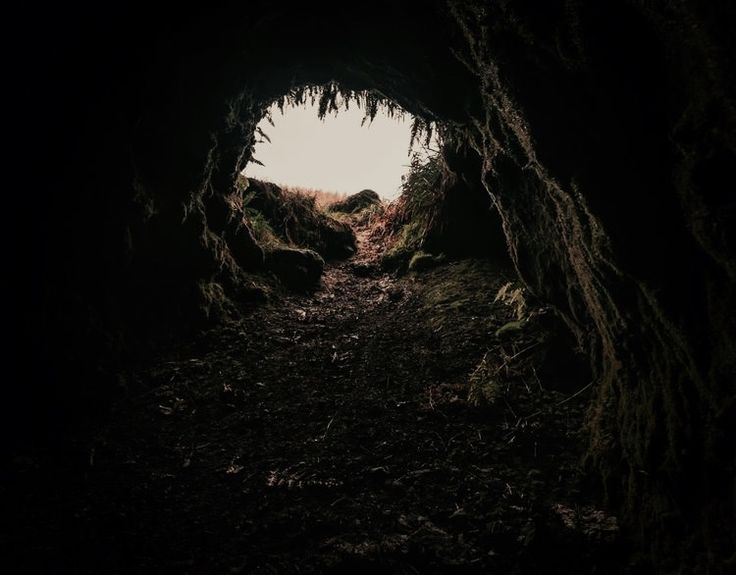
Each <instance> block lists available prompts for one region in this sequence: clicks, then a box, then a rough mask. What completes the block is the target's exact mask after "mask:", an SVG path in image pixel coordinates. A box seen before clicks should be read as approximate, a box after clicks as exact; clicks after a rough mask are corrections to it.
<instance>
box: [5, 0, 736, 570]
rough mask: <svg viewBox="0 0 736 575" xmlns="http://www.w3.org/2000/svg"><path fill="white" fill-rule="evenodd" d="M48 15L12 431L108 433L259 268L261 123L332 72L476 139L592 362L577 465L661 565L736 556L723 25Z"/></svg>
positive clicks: (545, 289)
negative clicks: (145, 370)
mask: <svg viewBox="0 0 736 575" xmlns="http://www.w3.org/2000/svg"><path fill="white" fill-rule="evenodd" d="M54 10H56V9H51V10H49V12H47V13H46V15H45V16H44V17H43V18H42V21H40V22H39V21H36V23H35V25H34V28H33V32H32V37H33V38H34V39H35V43H33V44H32V45H29V48H28V50H27V52H26V53H24V60H23V61H22V62H21V63H20V64H19V65H18V70H16V71H17V73H18V74H19V75H20V78H22V80H20V79H19V82H21V81H23V82H25V84H24V85H25V86H27V87H28V88H29V89H28V90H25V91H24V93H23V95H22V98H19V100H18V101H17V102H16V103H15V108H14V109H17V110H19V111H20V113H18V114H15V115H14V117H13V118H11V119H10V120H9V121H10V124H11V126H10V127H11V128H12V129H13V130H14V131H17V134H18V135H17V138H16V143H17V148H18V149H20V150H25V151H28V150H37V149H38V148H39V134H41V135H42V136H43V137H42V140H41V141H42V144H41V146H42V150H44V151H42V152H41V154H42V158H43V161H42V162H39V158H38V157H36V155H35V154H27V153H26V154H23V156H24V157H23V158H19V159H18V163H17V164H16V173H17V174H20V175H18V176H17V178H18V180H17V182H14V185H17V186H22V192H21V191H19V192H18V193H17V194H16V193H15V192H13V195H14V197H13V198H12V203H11V207H12V208H13V210H14V211H15V212H16V213H18V214H32V216H31V217H32V218H33V220H34V226H33V227H34V231H33V232H32V233H31V234H30V237H28V235H25V236H23V237H24V239H22V240H20V239H18V238H19V237H20V236H15V235H12V234H11V235H10V237H9V238H8V240H7V241H8V242H9V243H8V245H12V246H14V248H13V250H14V252H15V254H14V255H15V259H16V264H17V265H16V270H15V271H14V274H13V277H14V281H13V283H12V285H7V286H5V289H7V290H9V293H8V298H10V297H12V298H13V300H12V301H14V302H16V303H15V305H14V307H15V308H16V311H17V316H18V318H17V319H18V324H17V328H18V329H17V332H16V333H17V334H18V337H17V338H15V342H14V344H13V346H11V348H10V349H9V350H7V352H8V353H9V354H10V356H9V361H12V365H16V364H17V365H18V366H19V367H18V369H17V371H16V373H17V376H16V377H15V378H14V379H13V381H12V382H9V383H8V384H6V385H8V386H9V387H8V390H7V392H6V393H7V397H8V398H9V399H8V401H7V402H5V403H6V404H7V405H8V406H10V409H11V413H9V414H8V415H7V417H5V418H4V423H5V424H6V425H7V426H8V430H7V431H6V432H5V433H6V434H8V436H12V437H22V438H23V439H24V441H25V442H26V443H33V442H43V441H44V438H46V437H48V436H49V435H54V433H56V431H57V430H59V429H64V428H65V426H69V425H70V423H69V421H74V424H75V425H80V422H81V423H82V424H84V423H89V424H90V425H92V422H93V421H94V420H95V417H96V414H97V413H102V412H104V405H105V404H106V398H107V397H108V395H109V394H110V393H111V389H112V388H114V387H115V386H116V385H117V382H116V380H115V378H114V373H116V371H115V370H116V367H117V366H119V365H120V364H121V363H124V362H125V361H127V359H126V358H129V357H131V356H135V354H137V353H143V352H145V350H147V349H151V348H154V349H155V348H156V346H157V345H160V344H161V342H167V341H172V340H173V339H175V338H177V337H180V336H181V335H182V334H186V333H188V332H190V331H191V330H193V329H196V328H198V327H200V326H202V325H205V324H207V323H208V322H212V321H215V320H213V318H214V317H216V316H217V313H216V311H217V306H218V305H221V304H222V302H221V299H218V298H225V299H228V298H230V299H237V298H238V297H240V296H239V294H241V293H242V291H243V285H242V283H241V277H242V276H241V272H242V271H243V270H245V271H250V270H251V269H255V268H257V267H258V265H259V259H262V253H260V252H259V247H258V246H257V245H256V244H255V242H254V240H253V238H252V236H251V235H250V234H249V232H248V230H247V227H245V228H241V229H240V231H238V232H237V233H235V232H234V231H233V228H232V227H231V225H230V222H231V219H232V217H233V212H232V210H233V208H232V202H231V201H230V199H231V195H232V194H233V193H234V192H233V183H234V180H235V178H236V175H237V174H238V173H239V172H240V171H241V170H242V169H243V168H244V166H245V164H246V162H247V161H248V159H249V153H250V150H251V147H252V144H253V141H254V130H255V127H256V125H257V123H258V121H260V119H261V118H262V115H263V113H264V111H265V110H266V108H267V107H268V105H269V104H270V103H271V102H272V101H273V100H274V99H275V98H278V97H279V96H282V95H284V94H285V93H287V92H288V91H289V90H290V89H291V88H292V87H294V86H299V85H305V84H326V83H328V82H332V81H335V82H338V83H339V84H340V85H341V86H343V87H345V88H347V89H351V90H372V91H377V92H379V93H380V94H382V95H383V96H384V97H386V98H388V99H390V100H393V101H394V102H396V103H397V104H399V105H400V106H401V107H403V108H404V109H406V110H407V111H409V112H410V113H412V114H414V115H416V116H419V117H422V118H425V119H427V120H437V121H441V122H445V123H448V124H450V125H452V126H454V127H455V128H457V129H458V130H459V131H460V132H461V133H463V134H464V137H465V138H466V143H467V144H468V145H467V148H466V149H467V150H468V151H467V155H468V157H467V158H465V160H464V161H463V162H461V163H460V165H459V166H458V170H460V171H461V172H462V170H463V169H466V171H465V172H464V173H462V175H463V176H464V177H466V178H467V179H472V180H474V181H476V182H478V183H479V185H482V186H483V188H484V189H485V190H486V191H487V193H488V194H489V195H490V197H491V199H492V202H493V205H494V207H495V210H496V212H497V214H498V226H499V230H502V232H503V236H504V241H505V246H504V250H505V251H508V253H509V255H510V257H511V260H512V262H513V266H514V269H515V270H516V272H517V273H518V276H519V278H520V280H521V281H522V282H523V283H524V285H525V286H526V287H527V289H528V290H529V291H530V292H531V293H533V294H534V295H535V296H536V297H538V298H539V299H540V300H541V301H544V302H546V303H548V304H549V305H551V306H553V307H554V309H555V310H556V312H557V314H558V315H559V316H560V317H561V318H562V319H563V320H564V323H565V324H566V325H567V327H568V328H569V330H570V331H571V332H572V334H573V336H574V337H575V338H576V340H577V342H578V344H579V345H580V346H581V347H582V348H583V349H584V350H585V353H586V354H587V356H588V357H589V359H590V363H591V369H592V372H593V374H594V377H595V386H594V393H593V398H592V400H591V405H590V408H589V414H588V418H587V424H586V429H585V434H586V438H587V439H586V442H587V444H588V455H587V458H586V461H587V463H588V465H590V466H591V467H592V468H593V469H595V470H596V473H597V477H598V478H599V480H600V483H601V485H602V486H603V487H604V489H605V492H606V495H607V497H608V500H609V502H610V505H611V506H612V507H613V508H614V509H616V510H617V512H618V513H619V514H620V516H621V517H622V519H623V521H624V523H625V524H626V525H627V526H628V529H629V532H630V533H631V538H632V540H634V541H635V542H636V545H637V546H638V547H637V548H638V549H640V550H643V552H644V553H645V554H646V555H647V556H648V557H650V558H651V561H652V562H653V565H654V566H655V567H656V568H657V570H659V571H661V572H670V571H672V572H674V571H676V570H677V568H678V566H683V565H684V566H688V567H689V568H691V569H695V570H696V571H697V570H698V569H700V570H703V572H706V571H707V572H713V573H718V572H723V573H725V572H726V571H727V569H729V566H731V567H732V566H733V562H734V560H735V559H734V555H733V553H734V549H735V548H736V539H735V538H734V533H736V530H735V529H734V517H735V515H736V493H735V491H734V466H735V465H736V451H735V447H734V445H735V444H734V438H735V437H736V433H735V432H736V429H735V428H734V425H735V424H734V422H735V421H736V403H735V402H734V399H735V397H736V391H735V388H734V375H735V372H736V360H735V359H734V355H735V350H736V337H735V336H736V328H735V326H734V317H735V314H734V281H735V279H736V260H735V258H734V237H733V230H734V229H736V222H734V214H735V213H736V212H735V211H734V196H733V194H732V192H731V191H730V190H731V188H732V185H730V184H729V183H728V182H729V181H730V178H729V176H730V175H731V172H730V168H731V166H732V165H733V160H734V154H735V153H736V132H735V131H734V128H736V113H735V112H734V110H735V109H736V107H734V104H735V100H734V90H735V89H736V86H735V85H734V82H733V77H734V76H733V74H734V69H735V68H734V56H735V55H736V52H735V51H734V49H733V48H734V46H733V38H732V35H731V34H730V29H731V28H732V26H733V25H734V24H735V23H736V18H734V16H735V15H734V11H733V9H732V8H731V7H728V6H726V4H725V3H714V4H713V5H712V6H710V7H707V8H706V7H703V6H699V5H698V4H697V3H695V2H681V3H677V4H673V5H668V6H665V5H661V6H660V7H654V6H653V5H651V4H649V3H645V2H636V1H634V2H628V3H620V2H600V3H574V2H573V3H571V2H565V1H562V0H560V1H551V2H545V3H544V6H542V5H541V3H536V4H532V3H529V2H525V3H505V2H498V3H490V2H482V1H480V0H478V1H474V0H468V1H455V0H448V1H447V2H440V1H437V2H430V3H428V4H427V6H426V7H425V8H424V9H422V10H418V9H416V8H414V7H412V6H411V5H410V4H408V3H407V4H404V3H398V4H396V3H391V2H377V3H373V4H372V5H371V6H370V8H368V7H365V8H364V9H361V10H356V9H355V8H354V7H351V6H344V5H343V6H339V5H334V6H333V5H329V4H324V5H321V7H320V8H312V7H291V6H288V7H287V6H286V5H284V6H277V5H276V4H273V3H268V2H248V3H242V4H241V5H237V6H228V7H227V8H226V7H225V6H221V5H220V4H219V3H214V4H213V3H210V4H208V5H206V6H202V7H199V8H184V7H181V6H180V7H178V8H177V9H176V10H171V11H154V10H151V9H148V8H146V9H144V8H143V7H142V6H136V5H135V4H131V5H129V6H127V7H126V8H125V9H121V12H120V13H118V14H116V15H115V16H114V18H113V17H108V16H106V15H103V14H95V13H92V12H88V11H84V12H83V11H81V9H80V10H79V12H76V11H75V9H69V10H66V11H65V12H63V13H54ZM62 23H63V25H62ZM28 70H32V71H33V72H34V73H27V71H28ZM49 99H51V102H49ZM50 107H51V109H50V110H49V108H50ZM46 110H49V111H48V112H45V111H46ZM45 150H49V152H48V157H47V153H46V151H45ZM31 162H32V163H31ZM40 170H44V171H43V172H40ZM45 170H48V172H45ZM39 175H42V177H39ZM19 189H20V188H19ZM212 284H217V285H218V286H220V289H219V290H218V291H217V294H218V298H215V297H214V296H213V291H212V290H210V289H205V287H206V286H211V285H212ZM203 286H205V287H203ZM8 301H9V300H8ZM249 335H250V336H251V337H257V334H249ZM11 414H12V417H11ZM19 449H20V448H19Z"/></svg>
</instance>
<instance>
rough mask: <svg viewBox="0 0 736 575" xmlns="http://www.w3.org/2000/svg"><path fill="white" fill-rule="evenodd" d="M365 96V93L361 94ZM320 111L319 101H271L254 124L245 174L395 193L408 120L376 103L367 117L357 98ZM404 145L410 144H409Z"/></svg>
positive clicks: (405, 159) (347, 190) (344, 191)
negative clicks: (254, 145) (256, 123)
mask: <svg viewBox="0 0 736 575" xmlns="http://www.w3.org/2000/svg"><path fill="white" fill-rule="evenodd" d="M364 97H365V96H364ZM337 108H338V109H337V110H329V111H327V110H325V112H326V113H325V115H324V116H322V117H320V107H319V102H318V101H317V99H316V98H315V99H314V100H313V101H308V102H303V103H302V104H301V105H299V104H297V103H296V102H294V103H293V104H286V105H285V106H284V107H283V108H281V107H280V106H279V104H278V103H273V104H271V106H270V107H269V109H268V110H267V112H266V117H265V118H264V119H263V120H261V121H260V122H259V123H258V126H257V127H256V138H257V143H256V147H255V149H254V151H253V155H252V157H251V160H250V163H249V164H248V165H247V166H246V168H245V170H244V171H243V172H241V173H242V174H243V175H244V176H245V177H252V178H255V179H259V180H266V181H269V182H272V183H275V184H280V185H282V186H283V185H287V186H293V187H297V188H302V189H305V190H312V191H313V192H317V191H322V192H325V193H326V194H333V195H334V197H335V198H339V197H342V198H344V197H345V196H347V195H348V194H352V193H355V192H357V191H359V190H362V189H371V190H377V191H378V193H379V195H380V196H381V197H382V198H384V199H386V200H393V199H396V197H398V195H399V193H400V190H401V182H402V176H404V174H405V173H406V171H407V169H408V167H409V165H408V164H409V159H410V155H411V154H412V153H413V152H417V151H418V150H419V148H420V146H419V142H412V141H411V125H412V118H411V117H410V116H409V115H408V114H406V113H405V112H403V111H402V110H388V109H385V107H380V108H379V109H378V110H377V113H376V116H375V117H373V118H372V119H371V118H370V117H369V116H367V112H366V111H365V110H364V109H362V108H361V107H360V105H359V103H358V102H353V106H352V107H351V106H350V105H349V104H348V105H347V106H345V103H344V102H339V103H337ZM410 144H412V145H411V146H410Z"/></svg>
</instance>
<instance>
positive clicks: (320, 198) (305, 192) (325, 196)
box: [279, 184, 348, 208]
mask: <svg viewBox="0 0 736 575" xmlns="http://www.w3.org/2000/svg"><path fill="white" fill-rule="evenodd" d="M279 186H280V187H281V188H282V189H283V190H285V191H288V192H292V193H294V194H297V195H302V196H309V197H312V198H314V201H315V203H316V204H317V206H318V207H319V208H326V207H327V206H329V205H331V204H334V203H335V202H341V201H342V200H344V199H345V198H347V197H348V195H347V194H346V193H344V192H330V191H327V190H320V189H317V188H303V187H301V186H285V185H281V184H279Z"/></svg>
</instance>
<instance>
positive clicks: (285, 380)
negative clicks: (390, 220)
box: [3, 238, 621, 573]
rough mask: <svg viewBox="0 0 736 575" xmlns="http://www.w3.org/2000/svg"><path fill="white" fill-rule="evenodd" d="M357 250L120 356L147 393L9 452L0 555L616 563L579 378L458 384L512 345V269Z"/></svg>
mask: <svg viewBox="0 0 736 575" xmlns="http://www.w3.org/2000/svg"><path fill="white" fill-rule="evenodd" d="M362 241H363V243H364V244H365V241H366V240H365V238H362ZM368 252H369V250H367V248H366V246H365V245H363V251H362V252H359V254H358V256H357V259H354V260H352V261H348V262H342V263H333V264H328V266H327V269H326V272H325V276H324V279H323V285H322V287H321V288H320V289H319V290H318V291H316V292H315V293H313V294H309V295H288V296H282V297H280V298H276V299H275V300H274V301H272V302H271V303H268V304H263V305H260V306H258V307H254V308H253V309H252V310H250V311H249V313H247V314H246V317H245V318H244V319H242V320H240V321H238V322H235V323H232V324H230V325H227V326H224V327H221V328H218V329H216V330H213V331H211V332H208V333H204V334H202V335H201V336H200V337H198V338H196V340H194V341H190V342H188V343H186V344H183V345H181V346H178V347H176V348H174V349H172V350H171V351H170V353H168V354H167V356H166V357H162V358H160V359H159V360H157V361H155V362H152V363H150V364H148V365H145V366H143V367H141V368H140V369H136V370H131V371H130V372H127V373H124V374H121V380H122V381H127V382H128V385H129V387H130V388H131V389H135V390H147V391H144V392H140V393H138V392H136V393H131V394H130V396H129V397H128V398H126V399H124V400H122V401H121V402H120V403H119V404H118V405H117V406H116V408H115V410H114V411H113V413H112V415H111V417H110V419H109V421H108V422H107V423H106V424H105V425H103V426H102V428H101V429H100V430H99V432H98V433H97V434H96V436H95V438H94V440H93V441H89V440H87V441H79V442H77V443H76V444H74V445H73V446H71V447H69V448H68V449H67V451H66V452H64V453H61V454H57V455H56V456H55V457H48V458H42V457H34V458H21V459H20V460H19V461H16V462H14V467H15V471H14V472H13V473H12V474H9V475H8V478H9V481H7V482H6V485H5V486H4V488H3V489H4V491H5V494H4V495H10V497H11V499H12V503H11V504H10V509H9V510H6V518H11V519H12V523H13V526H14V527H13V531H12V533H10V534H9V537H8V539H6V545H7V548H6V549H5V551H6V554H5V557H7V558H9V557H14V559H13V561H14V562H15V568H14V570H11V571H5V572H6V573H10V572H14V573H15V572H47V573H149V572H150V573H347V572H350V573H376V572H383V573H618V572H619V571H620V565H618V564H617V561H616V557H618V556H619V554H620V551H621V550H620V548H619V546H620V544H619V543H618V539H619V537H618V527H617V525H616V520H615V518H613V517H610V516H608V515H606V514H605V513H604V512H603V511H602V510H601V509H600V504H599V503H597V502H596V501H595V500H594V499H593V498H592V497H591V496H590V495H589V492H590V489H589V488H587V487H586V484H585V482H584V481H583V475H582V473H581V471H580V470H579V460H580V450H579V443H580V437H579V433H580V431H579V430H580V428H581V422H582V418H583V406H584V404H585V399H586V397H587V395H586V394H585V393H581V394H579V395H577V396H575V397H571V394H569V393H565V394H561V393H555V392H552V391H548V390H546V389H545V387H544V385H543V382H541V381H539V380H537V381H536V382H531V383H530V382H529V381H527V380H523V379H519V378H517V379H513V378H511V379H509V383H508V384H507V385H506V388H505V390H504V394H503V397H501V398H499V399H498V400H497V401H496V402H495V403H493V405H486V406H475V405H472V404H470V403H469V402H468V401H467V399H468V378H469V374H470V373H471V372H472V371H473V370H474V369H475V367H476V366H477V365H478V363H479V361H480V360H481V358H482V357H483V356H484V354H486V353H487V352H488V353H502V352H503V353H506V354H507V356H506V357H507V358H508V359H512V358H513V359H514V360H516V359H517V358H514V355H515V354H518V353H520V352H521V356H523V351H524V350H523V349H518V348H517V347H514V346H515V345H516V344H514V343H513V342H512V343H509V344H497V345H496V347H495V348H494V347H489V342H491V341H494V334H495V332H496V330H498V328H499V327H500V326H501V325H503V324H504V323H505V322H506V321H507V320H508V318H507V317H506V316H507V315H508V311H507V310H505V309H503V306H501V304H498V303H495V304H494V303H493V296H494V294H495V292H496V291H497V290H498V288H499V287H500V286H501V285H502V283H503V282H504V278H503V274H501V273H499V271H498V270H495V269H494V268H493V266H491V265H490V264H484V263H482V262H459V263H451V264H445V265H443V266H442V267H440V268H437V269H435V270H431V271H427V272H424V273H422V274H421V275H414V274H410V275H408V276H406V277H404V278H398V279H397V278H393V277H391V276H389V275H386V274H383V273H382V272H381V271H380V270H379V268H378V267H376V266H375V263H374V262H373V261H371V259H370V258H369V257H367V256H365V254H366V253H368ZM361 254H363V255H361ZM361 258H362V259H361ZM469 275H472V276H473V277H472V279H473V281H469V278H468V276H469ZM481 280H482V281H483V282H485V283H483V284H481V285H483V286H484V289H479V288H478V285H479V283H478V282H479V281H481ZM443 294H444V296H445V297H443ZM504 345H506V347H503V346H504ZM489 350H490V351H489ZM518 359H519V360H523V357H519V358H518Z"/></svg>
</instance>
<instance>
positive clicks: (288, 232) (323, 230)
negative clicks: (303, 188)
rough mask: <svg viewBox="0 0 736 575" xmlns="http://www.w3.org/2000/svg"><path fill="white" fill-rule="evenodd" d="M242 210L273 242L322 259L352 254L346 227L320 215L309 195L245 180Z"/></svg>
mask: <svg viewBox="0 0 736 575" xmlns="http://www.w3.org/2000/svg"><path fill="white" fill-rule="evenodd" d="M242 185H244V186H247V187H246V188H245V196H244V201H245V207H246V211H247V213H248V214H249V215H250V217H251V219H253V220H258V219H263V220H265V221H266V222H267V224H268V225H269V226H270V228H271V229H272V230H273V232H274V234H275V236H276V240H277V241H279V242H280V243H284V244H286V245H289V246H296V247H299V248H308V249H311V250H314V251H315V252H317V253H318V254H319V255H320V256H322V257H323V258H326V259H341V258H347V257H350V256H351V255H353V254H354V253H355V234H354V233H353V230H352V228H351V227H350V225H348V224H346V223H344V222H340V221H338V220H336V219H334V218H332V217H330V216H329V215H327V214H325V213H324V212H322V211H321V210H320V209H319V208H318V207H317V205H316V202H315V199H314V197H312V196H308V195H305V194H299V193H294V192H290V191H288V190H284V189H282V188H280V187H279V186H277V185H276V184H272V183H270V182H262V181H260V180H254V179H248V180H247V181H245V182H242Z"/></svg>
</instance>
